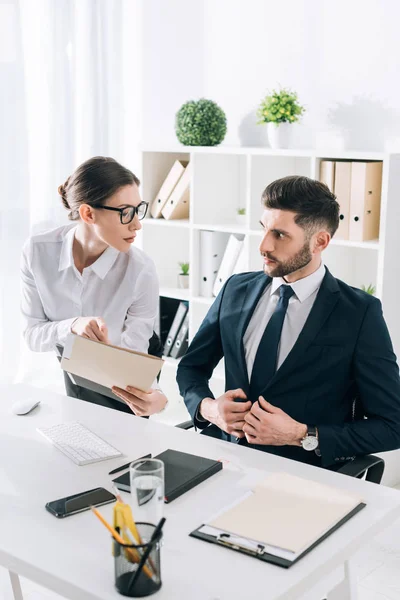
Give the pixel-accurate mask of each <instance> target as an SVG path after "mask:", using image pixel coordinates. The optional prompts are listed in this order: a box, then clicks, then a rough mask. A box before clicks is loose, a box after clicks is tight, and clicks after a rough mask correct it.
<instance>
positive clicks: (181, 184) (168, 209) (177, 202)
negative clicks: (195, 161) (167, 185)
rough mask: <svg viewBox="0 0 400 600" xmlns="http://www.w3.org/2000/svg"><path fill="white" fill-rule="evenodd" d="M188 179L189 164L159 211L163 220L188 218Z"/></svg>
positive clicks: (189, 173)
mask: <svg viewBox="0 0 400 600" xmlns="http://www.w3.org/2000/svg"><path fill="white" fill-rule="evenodd" d="M190 179H191V168H190V163H189V164H188V166H187V167H186V169H185V172H184V173H183V175H182V177H181V178H180V179H179V181H178V183H177V184H176V186H175V188H174V190H173V191H172V194H171V195H170V197H169V198H168V200H167V202H166V203H165V205H164V208H163V209H162V211H161V214H162V216H163V217H164V218H165V219H188V218H189V200H190Z"/></svg>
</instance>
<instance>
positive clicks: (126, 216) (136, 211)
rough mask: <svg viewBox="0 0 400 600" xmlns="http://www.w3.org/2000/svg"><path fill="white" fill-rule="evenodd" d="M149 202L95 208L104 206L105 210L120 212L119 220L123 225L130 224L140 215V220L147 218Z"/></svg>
mask: <svg viewBox="0 0 400 600" xmlns="http://www.w3.org/2000/svg"><path fill="white" fill-rule="evenodd" d="M148 206H149V203H148V202H141V203H140V204H138V205H137V206H125V207H124V208H114V207H113V206H95V207H94V208H103V209H104V210H114V211H117V212H119V220H120V221H121V223H122V225H128V223H131V221H133V219H134V218H135V215H137V216H138V219H139V221H141V220H142V219H144V218H145V216H146V213H147V208H148Z"/></svg>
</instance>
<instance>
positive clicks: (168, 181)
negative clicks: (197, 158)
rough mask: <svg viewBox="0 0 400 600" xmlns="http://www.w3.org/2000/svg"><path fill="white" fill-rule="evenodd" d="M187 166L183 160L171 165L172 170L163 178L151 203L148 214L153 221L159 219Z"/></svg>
mask: <svg viewBox="0 0 400 600" xmlns="http://www.w3.org/2000/svg"><path fill="white" fill-rule="evenodd" d="M187 164H188V163H187V161H185V160H176V161H175V162H174V164H173V165H172V168H171V170H170V172H169V173H168V175H167V177H166V178H165V180H164V183H163V184H162V186H161V188H160V190H159V192H158V194H157V196H156V197H155V198H154V200H153V202H152V203H151V209H150V214H151V216H152V217H153V218H154V219H157V218H159V217H161V211H162V209H163V208H164V206H165V203H166V202H167V200H168V198H169V197H170V195H171V194H172V192H173V190H174V188H175V187H176V185H177V183H178V181H179V180H180V178H181V177H182V175H183V173H184V172H185V167H186V166H187Z"/></svg>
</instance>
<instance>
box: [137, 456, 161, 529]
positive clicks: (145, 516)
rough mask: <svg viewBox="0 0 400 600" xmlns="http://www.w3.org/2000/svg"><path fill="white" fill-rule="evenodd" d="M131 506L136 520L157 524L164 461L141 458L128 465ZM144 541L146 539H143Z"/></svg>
mask: <svg viewBox="0 0 400 600" xmlns="http://www.w3.org/2000/svg"><path fill="white" fill-rule="evenodd" d="M130 479H131V506H132V515H133V518H134V519H135V521H136V522H138V521H139V522H141V523H150V524H151V525H157V523H158V522H159V521H160V519H161V518H162V516H163V511H164V463H163V461H162V460H158V459H157V458H141V459H139V460H135V461H134V462H133V463H131V465H130ZM144 541H146V540H144Z"/></svg>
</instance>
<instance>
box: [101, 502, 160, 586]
mask: <svg viewBox="0 0 400 600" xmlns="http://www.w3.org/2000/svg"><path fill="white" fill-rule="evenodd" d="M90 508H91V510H92V511H93V512H94V514H95V515H96V517H97V518H98V519H99V521H101V522H102V523H103V525H104V527H106V528H107V529H108V531H109V532H110V533H111V535H112V536H113V538H114V539H115V540H116V541H117V542H118V543H119V544H123V545H124V546H125V541H124V539H123V538H122V537H121V536H120V535H119V533H118V531H115V529H114V527H111V525H110V524H109V523H108V522H107V521H106V520H105V518H104V517H103V515H102V514H101V513H100V512H99V511H98V510H97V509H96V508H95V507H94V506H91V507H90ZM124 549H125V550H126V552H127V554H129V556H130V558H131V560H132V562H135V563H139V562H140V556H139V554H138V552H137V550H135V549H134V548H124ZM143 572H144V573H145V574H146V575H147V577H149V578H150V579H151V578H152V577H153V573H152V572H151V571H150V569H149V568H148V567H146V565H144V566H143Z"/></svg>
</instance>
